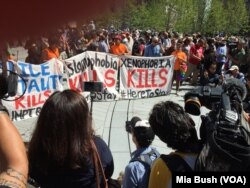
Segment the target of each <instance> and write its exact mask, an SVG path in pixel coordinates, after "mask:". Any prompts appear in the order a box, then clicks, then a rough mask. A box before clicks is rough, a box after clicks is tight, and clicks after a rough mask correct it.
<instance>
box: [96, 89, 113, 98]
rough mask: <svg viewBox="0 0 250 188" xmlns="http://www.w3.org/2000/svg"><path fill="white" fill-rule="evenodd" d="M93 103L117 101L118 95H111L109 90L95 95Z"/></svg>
mask: <svg viewBox="0 0 250 188" xmlns="http://www.w3.org/2000/svg"><path fill="white" fill-rule="evenodd" d="M92 97H93V101H106V100H115V99H116V98H117V96H116V94H114V93H109V92H108V90H107V89H104V91H103V92H102V93H101V92H95V93H93V96H92Z"/></svg>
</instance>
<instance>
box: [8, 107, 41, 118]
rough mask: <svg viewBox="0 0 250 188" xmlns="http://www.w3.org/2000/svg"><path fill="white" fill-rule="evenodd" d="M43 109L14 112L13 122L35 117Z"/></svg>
mask: <svg viewBox="0 0 250 188" xmlns="http://www.w3.org/2000/svg"><path fill="white" fill-rule="evenodd" d="M40 111H41V107H37V108H30V109H25V110H18V111H12V113H11V115H12V121H17V120H18V119H21V120H22V119H25V117H26V116H27V117H35V116H37V115H39V113H40Z"/></svg>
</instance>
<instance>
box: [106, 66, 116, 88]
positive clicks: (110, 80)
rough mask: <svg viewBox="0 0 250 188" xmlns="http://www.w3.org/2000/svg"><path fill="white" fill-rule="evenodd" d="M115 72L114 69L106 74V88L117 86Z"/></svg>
mask: <svg viewBox="0 0 250 188" xmlns="http://www.w3.org/2000/svg"><path fill="white" fill-rule="evenodd" d="M114 74H115V71H114V70H112V69H108V70H107V71H106V72H105V74H104V82H105V86H107V87H113V86H115V79H114Z"/></svg>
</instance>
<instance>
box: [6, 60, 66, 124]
mask: <svg viewBox="0 0 250 188" xmlns="http://www.w3.org/2000/svg"><path fill="white" fill-rule="evenodd" d="M17 73H18V74H20V77H18V85H17V95H16V96H15V97H10V98H8V99H16V100H15V101H11V102H10V101H3V104H4V105H5V106H6V107H7V109H8V110H9V112H10V117H11V119H12V120H13V121H17V120H22V119H27V118H29V117H36V116H37V115H38V114H39V113H40V111H41V108H42V106H43V104H44V102H45V101H46V99H47V98H48V97H49V96H50V95H51V94H52V93H53V92H54V91H56V90H63V85H62V75H63V63H62V62H60V61H59V60H57V59H51V60H50V61H48V62H45V63H43V64H40V65H33V64H29V63H24V62H20V61H18V62H17ZM21 77H22V78H23V79H24V80H25V82H24V81H23V80H22V79H21Z"/></svg>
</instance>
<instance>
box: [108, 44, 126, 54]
mask: <svg viewBox="0 0 250 188" xmlns="http://www.w3.org/2000/svg"><path fill="white" fill-rule="evenodd" d="M111 53H112V54H115V55H123V54H124V53H128V49H127V46H126V45H125V44H122V43H121V44H119V45H116V44H114V45H112V46H111Z"/></svg>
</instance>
